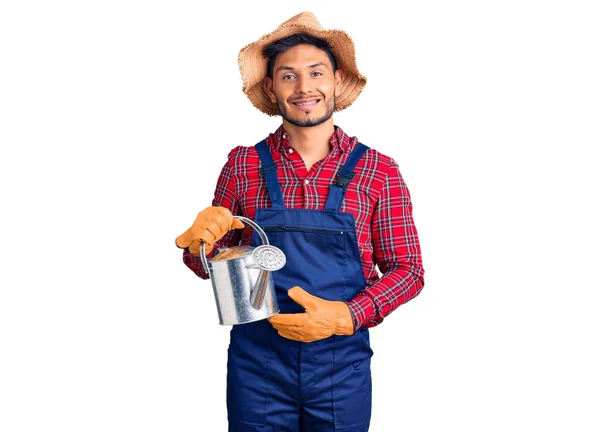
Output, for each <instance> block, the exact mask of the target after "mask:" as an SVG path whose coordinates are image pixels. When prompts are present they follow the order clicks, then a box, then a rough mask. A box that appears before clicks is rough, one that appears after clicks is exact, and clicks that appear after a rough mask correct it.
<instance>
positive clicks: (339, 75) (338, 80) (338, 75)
mask: <svg viewBox="0 0 600 432" xmlns="http://www.w3.org/2000/svg"><path fill="white" fill-rule="evenodd" d="M345 76H346V72H344V71H343V70H342V69H338V70H336V71H335V74H334V78H335V95H336V96H338V92H337V88H338V87H339V86H340V85H341V84H342V82H344V77H345Z"/></svg>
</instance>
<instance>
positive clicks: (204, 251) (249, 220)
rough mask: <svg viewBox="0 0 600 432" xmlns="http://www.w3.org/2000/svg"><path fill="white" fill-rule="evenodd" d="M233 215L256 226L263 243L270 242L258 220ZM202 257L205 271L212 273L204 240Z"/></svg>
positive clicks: (201, 250) (201, 248) (201, 247)
mask: <svg viewBox="0 0 600 432" xmlns="http://www.w3.org/2000/svg"><path fill="white" fill-rule="evenodd" d="M233 217H234V218H236V219H239V220H241V221H242V222H244V223H247V224H248V225H250V226H251V227H252V228H254V229H255V230H256V232H258V235H259V236H260V239H261V240H262V242H263V244H265V245H268V244H269V239H268V238H267V235H266V234H265V232H264V231H263V230H262V228H261V227H260V226H258V224H257V223H256V222H254V221H253V220H252V219H248V218H247V217H244V216H233ZM240 229H241V228H240ZM200 258H201V259H202V265H203V266H204V271H206V273H209V274H210V272H209V267H208V261H207V260H206V243H204V242H202V245H201V246H200Z"/></svg>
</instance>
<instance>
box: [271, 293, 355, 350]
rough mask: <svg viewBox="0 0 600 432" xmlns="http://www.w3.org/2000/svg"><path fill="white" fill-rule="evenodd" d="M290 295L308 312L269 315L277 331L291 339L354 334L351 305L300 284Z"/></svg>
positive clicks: (311, 339)
mask: <svg viewBox="0 0 600 432" xmlns="http://www.w3.org/2000/svg"><path fill="white" fill-rule="evenodd" d="M288 295H289V296H290V297H291V298H292V300H294V301H295V302H296V303H298V304H299V305H301V306H304V308H305V309H306V312H304V313H295V314H277V315H275V316H272V317H271V318H268V320H269V322H270V323H271V324H273V327H275V328H276V329H277V332H278V333H279V334H280V335H281V336H283V337H284V338H287V339H292V340H296V341H300V342H314V341H317V340H320V339H325V338H328V337H329V336H331V335H334V334H335V335H340V336H351V335H353V334H354V323H353V321H352V315H351V314H350V308H349V307H348V305H347V304H346V303H344V302H341V301H329V300H324V299H322V298H319V297H315V296H314V295H312V294H309V293H307V292H306V291H304V290H303V289H302V288H300V287H299V286H295V287H293V288H291V289H289V290H288Z"/></svg>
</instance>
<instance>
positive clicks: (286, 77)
mask: <svg viewBox="0 0 600 432" xmlns="http://www.w3.org/2000/svg"><path fill="white" fill-rule="evenodd" d="M288 77H291V78H295V77H294V75H291V74H290V75H284V76H283V77H282V79H284V80H287V79H288Z"/></svg>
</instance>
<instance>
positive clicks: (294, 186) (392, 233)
mask: <svg viewBox="0 0 600 432" xmlns="http://www.w3.org/2000/svg"><path fill="white" fill-rule="evenodd" d="M357 143H358V140H357V139H356V137H349V136H348V135H346V134H345V133H344V131H343V130H342V129H341V128H339V127H337V126H335V133H334V134H333V135H332V137H331V141H330V144H331V151H330V153H329V155H328V156H327V157H326V158H325V159H322V160H320V161H319V162H317V163H315V164H314V165H313V166H312V167H311V169H310V171H307V170H306V166H305V165H304V161H303V160H302V158H301V156H300V154H298V152H297V151H296V150H295V149H294V148H292V147H290V145H289V137H288V134H287V133H286V132H285V130H284V128H283V125H281V126H280V127H279V128H278V129H277V130H276V131H275V133H272V134H269V137H268V138H267V144H268V146H269V148H270V150H271V154H272V156H273V161H274V162H275V164H277V167H278V172H277V175H278V178H279V183H280V185H281V191H282V194H283V201H284V204H285V206H286V207H288V208H302V209H313V210H323V209H324V207H325V202H326V200H327V194H328V193H329V185H330V184H331V183H332V182H333V180H334V179H335V176H336V174H337V172H338V170H339V169H340V168H341V167H342V166H343V165H344V163H345V162H346V160H347V159H348V156H349V155H350V153H351V152H352V150H353V149H354V147H355V146H356V144H357ZM259 166H260V159H259V157H258V153H257V151H256V148H255V147H254V146H250V147H245V146H238V147H236V148H234V149H233V150H231V152H230V153H229V157H228V161H227V163H226V164H225V166H224V167H223V170H222V171H221V175H220V176H219V180H218V181H217V187H216V190H215V197H214V199H213V202H212V205H213V206H223V207H227V208H228V209H229V210H231V212H232V213H233V214H234V215H239V216H245V217H247V218H250V219H254V215H255V213H256V209H257V208H265V207H270V206H271V201H270V199H269V195H268V192H267V185H266V182H265V180H264V179H263V178H262V176H261V175H260V173H259V170H258V168H259ZM355 172H356V176H355V177H354V179H353V180H352V181H351V182H350V184H349V186H348V190H347V191H346V196H345V199H344V201H343V203H342V207H341V211H343V212H350V213H352V214H353V215H354V219H355V221H356V233H357V238H358V249H359V252H360V255H361V260H362V266H363V270H364V273H365V278H366V280H367V286H366V287H365V288H364V289H363V290H362V291H361V292H360V293H359V294H358V295H357V296H356V297H355V298H354V299H353V300H351V301H349V302H347V304H348V306H349V307H350V311H351V312H352V316H353V319H354V323H355V327H356V328H357V329H358V328H359V327H373V326H375V325H377V324H379V323H381V322H382V321H383V318H384V317H385V316H387V315H388V314H390V313H391V312H392V311H393V310H394V309H396V308H397V307H398V306H400V305H401V304H402V303H406V302H407V301H409V300H410V299H412V298H413V297H415V296H416V295H417V294H418V293H419V292H420V291H421V289H422V288H423V286H424V283H425V282H424V278H423V275H424V270H423V265H422V262H421V250H420V246H419V239H418V236H417V230H416V228H415V225H414V222H413V217H412V204H411V199H410V194H409V191H408V188H407V187H406V185H405V184H404V181H403V179H402V176H401V174H400V171H399V169H398V165H397V164H396V162H395V161H394V160H393V159H392V158H391V157H389V156H385V155H383V154H381V153H379V152H378V151H376V150H374V149H372V148H371V149H369V150H367V152H366V153H365V154H364V155H363V157H362V158H361V159H360V161H359V162H358V165H357V166H356V169H355ZM252 231H253V230H252V228H251V227H249V226H247V227H246V228H244V229H243V230H232V231H228V232H227V234H226V235H225V236H224V237H223V238H222V239H221V240H219V241H218V242H216V243H215V246H214V249H213V251H211V253H210V254H209V255H208V258H211V257H212V256H214V255H215V253H216V252H217V250H218V249H219V248H223V247H232V246H236V245H238V244H242V245H250V244H251V242H252ZM183 261H184V263H185V264H186V265H187V266H188V267H189V268H190V269H191V270H192V271H194V273H196V274H197V275H198V276H200V277H201V278H203V279H208V274H207V273H206V272H205V271H204V269H203V267H202V262H201V260H200V258H197V257H194V256H193V255H191V254H190V253H189V252H187V251H184V252H183ZM376 266H377V267H379V270H380V271H381V273H382V276H381V277H380V276H379V274H378V272H377V269H376ZM290 288H291V287H290Z"/></svg>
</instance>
